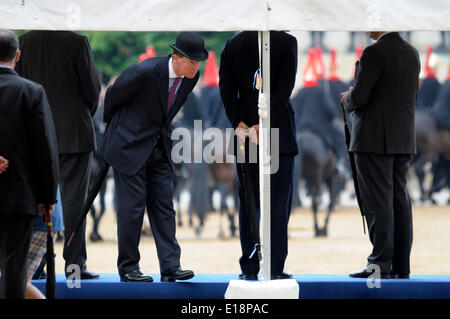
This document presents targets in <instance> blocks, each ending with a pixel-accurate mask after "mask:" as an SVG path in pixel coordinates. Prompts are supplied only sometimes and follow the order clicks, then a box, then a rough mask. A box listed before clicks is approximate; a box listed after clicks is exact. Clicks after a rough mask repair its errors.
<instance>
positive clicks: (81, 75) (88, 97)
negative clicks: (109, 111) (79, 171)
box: [16, 31, 100, 153]
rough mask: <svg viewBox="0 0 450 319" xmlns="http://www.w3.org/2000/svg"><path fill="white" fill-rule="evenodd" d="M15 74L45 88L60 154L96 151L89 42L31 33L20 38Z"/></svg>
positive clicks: (95, 86)
mask: <svg viewBox="0 0 450 319" xmlns="http://www.w3.org/2000/svg"><path fill="white" fill-rule="evenodd" d="M19 42H20V50H21V51H22V55H21V56H20V60H19V63H18V64H17V66H16V70H17V72H18V73H19V74H20V75H21V76H23V77H25V78H27V79H30V80H32V81H35V82H37V83H39V84H41V85H42V86H44V88H45V91H46V93H47V96H48V101H49V103H50V107H51V109H52V113H53V119H54V122H55V129H56V137H57V139H58V149H59V152H60V153H84V152H90V151H93V150H95V147H96V145H95V135H94V128H93V125H92V116H93V115H94V114H95V110H96V108H97V105H98V98H99V94H100V83H99V80H98V75H97V71H96V69H95V62H94V57H93V55H92V52H91V49H90V46H89V42H88V39H87V38H86V37H85V36H81V35H78V34H76V33H74V32H70V31H30V32H26V33H24V34H22V35H21V36H20V37H19Z"/></svg>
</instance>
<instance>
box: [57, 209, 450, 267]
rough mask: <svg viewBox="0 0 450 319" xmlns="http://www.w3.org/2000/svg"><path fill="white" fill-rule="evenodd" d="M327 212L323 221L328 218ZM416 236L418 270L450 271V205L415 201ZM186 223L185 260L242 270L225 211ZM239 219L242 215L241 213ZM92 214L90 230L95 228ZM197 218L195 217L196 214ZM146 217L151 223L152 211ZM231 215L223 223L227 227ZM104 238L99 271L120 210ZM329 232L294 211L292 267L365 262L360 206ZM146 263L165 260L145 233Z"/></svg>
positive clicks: (108, 218)
mask: <svg viewBox="0 0 450 319" xmlns="http://www.w3.org/2000/svg"><path fill="white" fill-rule="evenodd" d="M323 215H324V212H323V211H322V212H321V215H320V218H319V219H320V221H321V223H322V222H323ZM413 215H414V242H413V248H412V254H411V272H412V275H449V274H450V249H449V244H448V243H449V242H450V231H449V229H450V206H448V205H447V206H430V205H428V206H419V205H415V206H413ZM182 220H183V222H184V223H183V226H182V227H178V229H177V238H178V241H179V243H180V246H181V266H182V267H183V268H186V269H192V270H194V272H196V273H197V274H214V273H217V274H224V273H228V274H239V273H240V269H239V265H238V258H239V257H240V244H239V239H238V238H230V237H229V235H228V233H226V236H225V238H219V237H218V233H219V221H220V219H219V215H218V214H217V213H211V214H209V215H208V216H207V219H206V224H205V228H204V231H203V233H202V234H201V236H200V237H197V236H196V234H195V232H194V229H193V228H190V227H189V226H188V218H187V216H185V215H184V216H182ZM236 220H237V218H236ZM91 222H92V220H91V218H90V217H88V224H87V234H88V235H89V233H90V231H91V229H92V224H91ZM194 222H195V219H194ZM145 223H147V224H148V220H147V217H146V218H145ZM227 225H228V222H227V220H225V219H224V220H223V226H224V229H225V231H226V232H227V231H228V229H227ZM99 232H100V234H101V235H102V237H103V239H104V241H102V242H90V241H89V240H88V241H87V249H88V261H87V264H88V267H89V269H91V270H93V271H96V272H99V273H117V267H116V259H117V236H116V223H115V215H114V212H113V211H111V210H107V211H106V212H105V215H104V217H103V219H102V221H101V224H100V230H99ZM328 233H329V234H328V237H325V238H323V237H322V238H314V233H313V219H312V213H311V211H310V208H309V207H305V208H298V209H296V210H295V211H293V213H292V215H291V219H290V223H289V255H288V258H287V260H286V270H288V271H290V272H292V273H294V274H347V273H349V272H352V271H355V270H359V269H361V268H363V267H364V266H365V262H366V258H367V256H368V254H369V251H370V248H371V246H370V243H369V239H368V236H367V235H364V233H363V228H362V222H361V216H360V214H359V211H358V210H357V208H356V207H342V206H338V207H337V210H336V211H335V212H334V214H333V215H332V216H331V218H330V225H329V230H328ZM55 249H56V254H57V257H56V272H57V273H63V265H64V262H63V259H62V243H61V242H57V243H56V247H55ZM140 252H141V262H140V265H141V269H142V271H143V272H146V273H152V274H155V273H156V274H158V273H159V266H158V259H157V256H156V249H155V244H154V240H153V238H152V237H150V236H142V237H141V244H140Z"/></svg>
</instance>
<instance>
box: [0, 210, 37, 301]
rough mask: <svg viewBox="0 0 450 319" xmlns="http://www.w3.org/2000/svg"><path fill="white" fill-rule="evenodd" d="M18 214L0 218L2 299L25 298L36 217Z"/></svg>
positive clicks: (0, 280) (0, 297)
mask: <svg viewBox="0 0 450 319" xmlns="http://www.w3.org/2000/svg"><path fill="white" fill-rule="evenodd" d="M35 217H36V216H33V215H25V214H24V215H18V216H15V215H14V216H8V217H1V218H0V299H4V298H7V299H24V298H25V287H26V283H27V257H28V250H29V247H30V239H31V234H32V227H33V222H34V218H35Z"/></svg>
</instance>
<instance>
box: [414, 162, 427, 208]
mask: <svg viewBox="0 0 450 319" xmlns="http://www.w3.org/2000/svg"><path fill="white" fill-rule="evenodd" d="M423 165H424V162H423V159H422V156H420V154H417V155H416V160H415V161H414V172H415V173H416V176H417V180H418V182H419V188H420V200H421V201H424V200H425V197H426V195H425V189H424V187H423V182H424V180H425V171H424V169H423Z"/></svg>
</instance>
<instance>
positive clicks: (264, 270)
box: [258, 31, 271, 281]
mask: <svg viewBox="0 0 450 319" xmlns="http://www.w3.org/2000/svg"><path fill="white" fill-rule="evenodd" d="M258 38H259V39H260V40H259V41H258V43H261V45H262V48H261V47H260V48H259V49H260V50H262V51H260V57H261V68H262V70H261V71H262V79H263V81H262V82H263V86H262V91H260V95H261V94H263V95H264V97H263V98H262V100H263V101H265V103H264V104H265V110H261V109H260V110H259V111H260V112H259V114H260V117H259V160H260V161H259V194H260V214H261V218H260V229H261V234H262V241H261V243H262V259H261V264H260V266H261V267H260V269H261V279H262V280H265V281H266V280H270V279H271V270H270V264H271V262H270V261H271V256H270V245H271V244H270V31H259V32H258ZM260 102H261V97H260ZM263 106H264V105H263ZM260 107H261V103H260Z"/></svg>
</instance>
